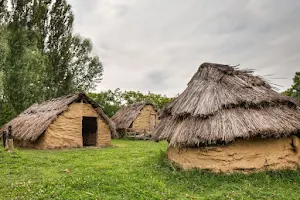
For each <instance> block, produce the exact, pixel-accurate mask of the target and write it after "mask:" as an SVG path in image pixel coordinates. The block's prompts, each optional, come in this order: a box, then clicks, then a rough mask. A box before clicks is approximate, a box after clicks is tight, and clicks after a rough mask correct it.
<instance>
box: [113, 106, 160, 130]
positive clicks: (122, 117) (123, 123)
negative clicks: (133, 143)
mask: <svg viewBox="0 0 300 200" xmlns="http://www.w3.org/2000/svg"><path fill="white" fill-rule="evenodd" d="M147 105H151V106H153V108H154V109H155V106H154V105H153V103H152V102H150V101H147V102H142V103H135V104H130V105H127V106H123V107H122V108H121V109H120V110H119V111H118V112H116V114H115V115H114V116H113V117H112V118H111V120H112V121H113V122H114V123H115V125H116V128H117V129H127V128H129V127H130V125H131V124H132V123H133V121H134V120H135V119H136V118H137V116H138V115H139V114H140V112H141V111H142V110H143V108H144V107H145V106H147ZM155 110H156V109H155ZM156 111H157V110H156Z"/></svg>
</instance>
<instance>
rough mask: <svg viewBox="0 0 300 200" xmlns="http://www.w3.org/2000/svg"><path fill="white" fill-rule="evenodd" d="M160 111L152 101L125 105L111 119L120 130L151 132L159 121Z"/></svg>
mask: <svg viewBox="0 0 300 200" xmlns="http://www.w3.org/2000/svg"><path fill="white" fill-rule="evenodd" d="M157 113H158V111H157V109H156V108H155V106H154V105H153V104H152V103H151V102H143V103H135V104H131V105H127V106H123V107H122V108H121V109H120V110H119V111H118V112H117V113H116V114H115V115H114V116H113V117H112V118H111V119H112V121H113V122H114V123H115V125H116V129H117V131H118V132H122V133H124V132H127V131H128V132H137V133H150V132H152V131H153V130H154V129H155V128H156V126H157V125H158V123H159V120H158V114H157Z"/></svg>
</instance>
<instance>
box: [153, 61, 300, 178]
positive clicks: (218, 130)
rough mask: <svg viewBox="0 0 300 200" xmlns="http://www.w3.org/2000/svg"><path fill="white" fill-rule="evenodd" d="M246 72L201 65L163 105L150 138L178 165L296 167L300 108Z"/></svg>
mask: <svg viewBox="0 0 300 200" xmlns="http://www.w3.org/2000/svg"><path fill="white" fill-rule="evenodd" d="M252 72H253V71H251V70H238V69H236V68H235V67H231V66H228V65H221V64H213V63H203V64H202V65H201V66H200V67H199V69H198V71H197V73H196V74H195V75H194V76H193V78H192V79H191V81H190V82H189V83H188V86H187V88H186V90H185V91H184V92H183V93H182V94H180V95H179V97H178V98H176V99H175V100H174V101H172V102H171V103H170V104H169V105H167V106H166V107H165V109H164V110H163V112H162V115H161V119H162V121H161V123H160V124H159V126H158V127H157V129H156V130H155V131H154V133H153V135H154V140H156V141H158V140H167V141H168V142H169V146H168V152H167V155H168V158H169V160H171V161H172V162H174V163H176V164H178V165H179V166H180V167H181V168H183V169H191V168H201V169H209V170H212V171H214V172H233V171H243V172H250V171H262V170H276V169H286V168H287V169H295V168H296V167H297V166H298V165H299V164H300V146H299V144H300V143H299V138H298V137H299V135H300V111H299V108H297V105H296V103H295V102H294V100H292V99H290V98H289V97H287V96H284V95H282V94H279V93H277V92H276V91H274V90H273V89H272V87H271V86H270V85H269V84H268V83H267V82H265V81H264V80H263V79H262V78H261V77H258V76H254V75H253V74H252Z"/></svg>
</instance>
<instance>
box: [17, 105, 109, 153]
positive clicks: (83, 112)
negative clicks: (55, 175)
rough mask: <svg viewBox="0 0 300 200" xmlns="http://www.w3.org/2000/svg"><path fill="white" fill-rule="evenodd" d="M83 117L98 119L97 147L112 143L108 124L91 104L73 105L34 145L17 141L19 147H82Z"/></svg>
mask: <svg viewBox="0 0 300 200" xmlns="http://www.w3.org/2000/svg"><path fill="white" fill-rule="evenodd" d="M82 117H98V119H97V124H98V129H97V134H98V138H97V146H107V145H110V143H111V133H110V129H109V126H108V124H106V123H105V122H104V121H103V120H102V119H101V118H100V117H99V115H98V113H97V112H96V111H95V110H94V109H93V107H92V106H91V105H90V104H85V103H73V104H71V105H70V106H69V108H68V109H67V110H66V111H65V112H63V113H62V114H61V115H60V116H59V117H58V118H57V119H56V120H55V121H54V122H53V123H52V124H51V125H50V126H49V128H48V129H47V130H46V132H45V134H43V135H41V136H40V137H39V138H38V140H37V141H36V142H34V143H30V142H20V141H16V144H18V146H26V147H30V148H32V147H34V148H37V149H53V148H74V147H82V146H83V142H82Z"/></svg>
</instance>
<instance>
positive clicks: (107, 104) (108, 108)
mask: <svg viewBox="0 0 300 200" xmlns="http://www.w3.org/2000/svg"><path fill="white" fill-rule="evenodd" d="M89 96H90V97H91V98H92V99H94V100H95V101H96V102H97V103H98V104H99V105H100V106H101V108H102V109H103V111H104V112H105V114H107V115H108V116H109V117H112V116H113V115H114V114H115V113H116V112H117V111H118V110H119V109H120V108H121V107H122V92H121V91H120V89H119V88H117V89H115V90H114V91H112V90H107V91H102V92H99V93H89Z"/></svg>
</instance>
